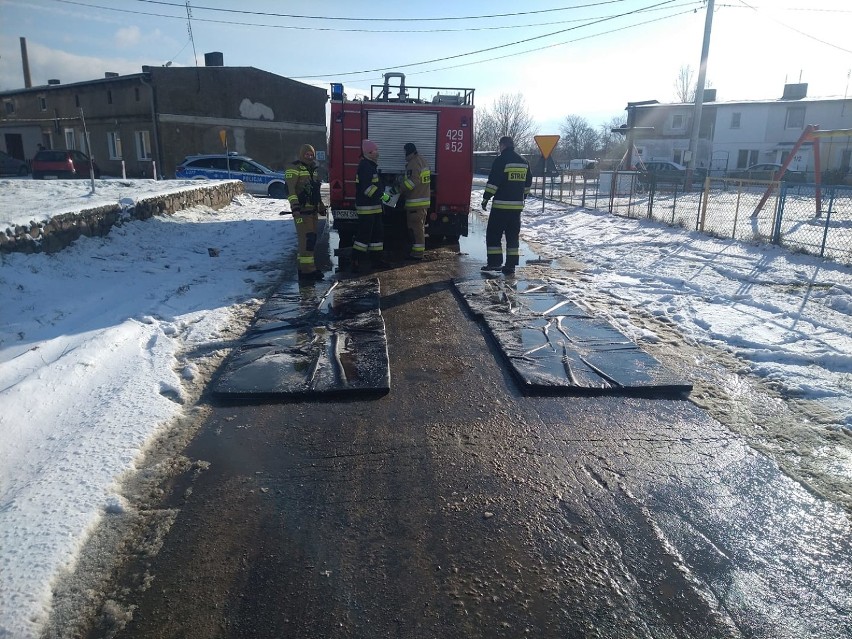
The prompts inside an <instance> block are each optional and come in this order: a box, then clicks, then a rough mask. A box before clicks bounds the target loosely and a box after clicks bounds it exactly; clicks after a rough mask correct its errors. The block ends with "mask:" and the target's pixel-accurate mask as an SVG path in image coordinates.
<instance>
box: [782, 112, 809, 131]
mask: <svg viewBox="0 0 852 639" xmlns="http://www.w3.org/2000/svg"><path fill="white" fill-rule="evenodd" d="M784 127H785V128H787V129H804V128H805V107H787V123H786V124H785V125H784Z"/></svg>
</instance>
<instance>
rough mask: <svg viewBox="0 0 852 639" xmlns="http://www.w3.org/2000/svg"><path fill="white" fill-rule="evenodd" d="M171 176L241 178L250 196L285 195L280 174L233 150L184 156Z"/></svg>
mask: <svg viewBox="0 0 852 639" xmlns="http://www.w3.org/2000/svg"><path fill="white" fill-rule="evenodd" d="M175 177H176V178H178V179H179V180H242V181H243V182H245V185H246V192H248V193H251V194H252V195H268V196H269V197H274V198H277V199H284V198H286V197H287V183H286V182H285V181H284V174H283V173H279V172H277V171H273V170H272V169H270V168H269V167H268V166H264V165H263V164H261V163H260V162H258V161H257V160H252V159H251V158H250V157H246V156H245V155H237V154H236V153H230V154H228V155H225V154H224V153H213V154H208V155H188V156H187V157H185V158H184V159H183V162H181V163H180V164H179V165H178V166H177V168H176V169H175Z"/></svg>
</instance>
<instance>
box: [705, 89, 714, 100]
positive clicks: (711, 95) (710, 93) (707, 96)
mask: <svg viewBox="0 0 852 639" xmlns="http://www.w3.org/2000/svg"><path fill="white" fill-rule="evenodd" d="M703 97H704V101H705V102H715V101H716V89H704V96H703Z"/></svg>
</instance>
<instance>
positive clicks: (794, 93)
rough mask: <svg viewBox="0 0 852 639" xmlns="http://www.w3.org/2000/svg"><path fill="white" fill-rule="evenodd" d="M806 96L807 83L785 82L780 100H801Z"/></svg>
mask: <svg viewBox="0 0 852 639" xmlns="http://www.w3.org/2000/svg"><path fill="white" fill-rule="evenodd" d="M807 96H808V83H807V82H800V83H799V84H785V85H784V95H782V96H781V99H782V100H801V99H802V98H806V97H807Z"/></svg>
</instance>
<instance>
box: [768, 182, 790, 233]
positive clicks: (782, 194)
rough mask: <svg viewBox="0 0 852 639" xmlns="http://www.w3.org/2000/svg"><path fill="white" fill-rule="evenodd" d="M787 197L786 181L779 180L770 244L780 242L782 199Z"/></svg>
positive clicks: (782, 214) (782, 213) (782, 212)
mask: <svg viewBox="0 0 852 639" xmlns="http://www.w3.org/2000/svg"><path fill="white" fill-rule="evenodd" d="M786 199H787V183H786V182H781V184H780V189H779V190H778V204H777V205H776V206H775V220H774V222H773V224H774V228H773V229H772V239H771V240H770V241H771V242H772V244H781V219H782V218H783V216H784V201H785V200H786Z"/></svg>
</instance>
